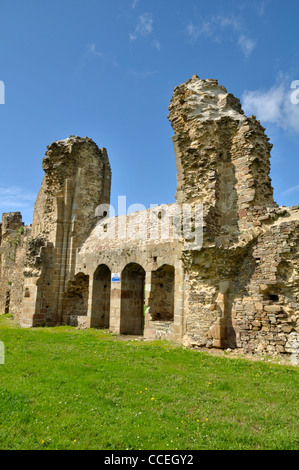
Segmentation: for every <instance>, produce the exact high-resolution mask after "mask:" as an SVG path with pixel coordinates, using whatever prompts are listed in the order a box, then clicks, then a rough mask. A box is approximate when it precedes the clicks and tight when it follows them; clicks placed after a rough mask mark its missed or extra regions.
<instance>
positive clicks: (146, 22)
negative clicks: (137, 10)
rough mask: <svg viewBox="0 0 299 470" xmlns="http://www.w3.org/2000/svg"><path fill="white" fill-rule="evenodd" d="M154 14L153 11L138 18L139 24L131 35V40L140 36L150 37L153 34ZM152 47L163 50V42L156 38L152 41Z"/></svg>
mask: <svg viewBox="0 0 299 470" xmlns="http://www.w3.org/2000/svg"><path fill="white" fill-rule="evenodd" d="M153 23H154V22H153V16H152V14H151V13H144V14H143V15H140V16H139V17H138V20H137V25H136V28H135V30H134V32H133V33H131V34H130V35H129V38H130V41H136V40H137V39H140V38H146V37H150V36H151V35H152V34H153V31H154V27H153ZM151 45H152V47H154V48H155V49H157V50H158V51H160V50H161V44H160V42H159V41H157V40H156V39H154V40H152V41H151Z"/></svg>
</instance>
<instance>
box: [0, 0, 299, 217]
mask: <svg viewBox="0 0 299 470" xmlns="http://www.w3.org/2000/svg"><path fill="white" fill-rule="evenodd" d="M0 18H1V23H0V80H1V81H2V82H3V83H4V85H5V104H0V159H1V171H0V212H1V213H2V212H10V211H21V212H22V214H23V217H24V220H25V222H26V223H30V222H31V216H32V211H33V204H34V200H35V198H36V195H37V192H38V189H39V186H40V183H41V180H42V177H43V171H42V167H41V164H42V158H43V156H44V154H45V152H46V150H47V145H49V144H50V143H51V142H53V141H54V140H59V139H65V138H67V137H68V136H70V135H79V136H82V137H84V136H88V137H90V138H92V139H93V140H94V141H95V142H96V143H97V144H98V146H99V147H106V148H107V151H108V155H109V159H110V163H111V166H112V204H113V205H114V206H117V196H118V195H121V196H124V195H125V196H126V197H127V205H128V206H129V205H131V204H134V203H140V204H143V205H144V206H145V207H150V205H151V204H160V203H171V202H174V194H175V190H176V168H175V160H174V152H173V147H172V141H171V136H172V134H173V131H172V129H171V126H170V123H169V122H168V120H167V114H168V105H169V101H170V99H171V96H172V92H173V89H174V87H175V86H177V85H179V84H180V83H183V82H185V81H186V80H187V79H188V78H191V76H192V75H193V74H197V75H198V76H199V77H200V78H217V79H218V81H219V83H220V84H222V85H224V86H225V87H226V88H227V90H228V91H229V92H231V93H233V94H234V95H235V96H237V97H238V98H240V99H241V102H242V104H243V108H244V110H245V113H246V114H247V115H250V114H255V115H256V116H257V117H258V118H259V119H261V122H262V124H263V125H264V127H266V132H267V134H268V136H269V137H270V139H271V142H272V143H273V145H274V148H273V151H272V159H271V162H272V163H271V177H272V182H273V186H274V188H275V199H276V201H277V202H278V203H279V204H280V205H287V206H289V205H295V204H298V203H299V181H298V174H299V171H298V170H299V164H298V152H299V104H295V103H292V102H291V100H290V96H291V92H294V91H296V90H294V89H293V90H292V89H291V84H292V82H293V81H295V80H299V28H298V20H299V2H298V0H285V1H281V0H259V1H257V0H251V1H242V0H238V1H235V0H221V1H219V0H214V1H213V2H206V1H201V0H163V1H160V2H159V1H157V0H85V1H82V0H80V1H78V0H59V1H58V0H51V2H46V1H45V0H26V1H24V0H1V1H0ZM298 89H299V87H298ZM297 96H298V98H299V93H298V95H297ZM116 208H117V207H116Z"/></svg>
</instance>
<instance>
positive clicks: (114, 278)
mask: <svg viewBox="0 0 299 470" xmlns="http://www.w3.org/2000/svg"><path fill="white" fill-rule="evenodd" d="M111 281H112V282H120V273H113V274H112V277H111Z"/></svg>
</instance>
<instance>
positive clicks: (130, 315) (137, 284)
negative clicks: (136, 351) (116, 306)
mask: <svg viewBox="0 0 299 470" xmlns="http://www.w3.org/2000/svg"><path fill="white" fill-rule="evenodd" d="M144 286H145V270H144V269H143V268H142V267H141V266H140V265H139V264H136V263H130V264H128V265H127V266H126V267H125V268H124V270H123V272H122V275H121V314H120V333H121V334H128V335H142V334H143V328H144Z"/></svg>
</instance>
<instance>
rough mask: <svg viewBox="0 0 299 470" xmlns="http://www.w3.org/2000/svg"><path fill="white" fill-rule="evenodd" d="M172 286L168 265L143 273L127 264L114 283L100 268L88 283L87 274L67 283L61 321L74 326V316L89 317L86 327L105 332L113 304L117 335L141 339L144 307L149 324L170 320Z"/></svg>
mask: <svg viewBox="0 0 299 470" xmlns="http://www.w3.org/2000/svg"><path fill="white" fill-rule="evenodd" d="M146 275H147V276H146ZM146 277H147V283H148V282H149V284H148V286H147V289H146V288H145V287H146ZM174 286H175V270H174V267H173V266H170V265H163V266H161V267H160V268H158V269H157V270H155V271H152V272H151V273H146V271H145V270H144V268H143V267H142V266H141V265H139V264H137V263H129V264H128V265H127V266H126V267H125V268H124V269H123V271H122V272H121V276H120V280H119V281H118V282H117V283H114V282H112V273H111V270H110V269H109V267H108V266H107V265H105V264H101V265H99V266H98V267H97V269H96V270H95V272H94V274H93V278H92V280H91V279H90V276H88V275H87V274H84V273H78V274H77V275H76V276H75V278H74V280H73V281H72V282H71V283H70V285H69V286H68V290H67V292H66V295H65V302H64V318H65V321H66V323H69V324H73V325H75V324H76V319H77V318H78V316H89V317H90V318H89V319H90V322H89V323H90V326H93V327H97V328H103V329H108V328H110V326H111V316H112V315H113V310H115V308H114V307H113V305H112V304H113V302H114V303H115V302H117V305H118V306H119V310H120V311H119V316H120V318H119V332H120V334H130V335H142V334H143V331H144V321H145V320H144V319H145V310H146V308H147V307H150V314H151V318H152V320H153V321H167V322H172V321H173V320H174Z"/></svg>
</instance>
